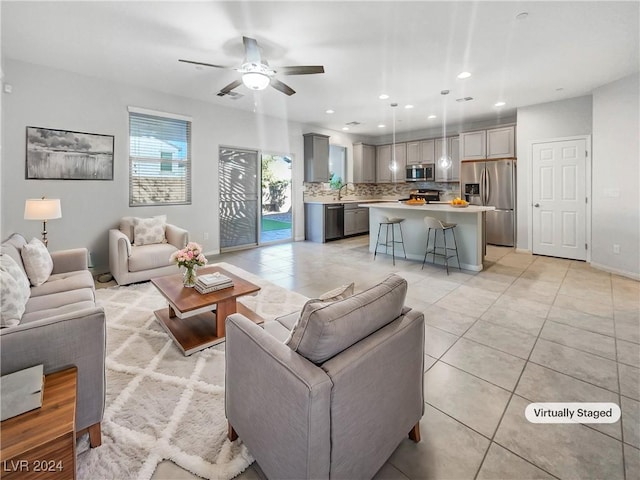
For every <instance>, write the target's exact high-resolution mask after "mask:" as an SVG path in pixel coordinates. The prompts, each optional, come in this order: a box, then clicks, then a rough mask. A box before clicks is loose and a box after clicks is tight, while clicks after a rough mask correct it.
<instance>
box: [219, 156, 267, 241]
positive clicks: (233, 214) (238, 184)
mask: <svg viewBox="0 0 640 480" xmlns="http://www.w3.org/2000/svg"><path fill="white" fill-rule="evenodd" d="M258 158H259V155H258V152H257V151H255V150H243V149H238V148H229V147H220V163H219V185H220V250H221V251H224V250H232V249H236V248H243V247H250V246H256V245H258V209H259V204H260V198H259V192H260V185H259V183H258V178H259V174H260V168H259V163H258Z"/></svg>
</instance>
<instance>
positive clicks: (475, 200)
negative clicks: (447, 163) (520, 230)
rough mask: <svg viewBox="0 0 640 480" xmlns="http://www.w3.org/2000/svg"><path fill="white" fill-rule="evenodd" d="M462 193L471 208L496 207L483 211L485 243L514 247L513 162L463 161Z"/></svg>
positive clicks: (514, 176) (514, 180) (514, 196)
mask: <svg viewBox="0 0 640 480" xmlns="http://www.w3.org/2000/svg"><path fill="white" fill-rule="evenodd" d="M461 180H462V192H463V193H464V196H465V199H466V200H467V201H468V202H469V203H470V204H472V205H484V206H493V207H496V209H495V210H493V211H488V212H486V217H485V218H486V225H485V235H486V242H487V243H490V244H492V245H504V246H509V247H512V246H514V245H515V237H516V229H515V225H516V213H515V208H516V162H515V160H487V161H485V162H462V167H461Z"/></svg>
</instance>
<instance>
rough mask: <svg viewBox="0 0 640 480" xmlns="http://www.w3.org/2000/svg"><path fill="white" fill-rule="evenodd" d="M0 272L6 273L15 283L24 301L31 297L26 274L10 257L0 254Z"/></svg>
mask: <svg viewBox="0 0 640 480" xmlns="http://www.w3.org/2000/svg"><path fill="white" fill-rule="evenodd" d="M0 271H2V272H5V273H8V274H9V275H11V277H13V279H14V280H15V281H16V282H17V285H18V289H19V294H20V295H21V296H22V297H23V298H24V299H25V303H26V301H27V299H28V298H29V297H30V296H31V285H30V284H29V279H28V278H27V274H26V273H25V272H24V271H23V270H22V268H21V267H20V266H19V265H18V264H17V263H16V261H15V260H14V259H13V258H12V257H11V256H10V255H4V254H0Z"/></svg>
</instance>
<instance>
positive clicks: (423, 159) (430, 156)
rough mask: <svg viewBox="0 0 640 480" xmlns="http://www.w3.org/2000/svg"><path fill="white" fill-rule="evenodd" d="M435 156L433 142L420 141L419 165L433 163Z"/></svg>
mask: <svg viewBox="0 0 640 480" xmlns="http://www.w3.org/2000/svg"><path fill="white" fill-rule="evenodd" d="M435 161H436V154H435V140H433V139H431V140H422V141H421V142H420V162H419V163H421V164H425V163H435Z"/></svg>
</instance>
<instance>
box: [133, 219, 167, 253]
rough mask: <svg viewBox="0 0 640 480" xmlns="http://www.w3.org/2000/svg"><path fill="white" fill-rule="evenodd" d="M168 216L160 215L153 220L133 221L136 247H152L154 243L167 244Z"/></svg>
mask: <svg viewBox="0 0 640 480" xmlns="http://www.w3.org/2000/svg"><path fill="white" fill-rule="evenodd" d="M166 224H167V216H166V215H158V216H157V217H152V218H134V219H133V241H134V245H137V246H140V245H150V244H153V243H166V242H167V239H166V236H165V227H166Z"/></svg>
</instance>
